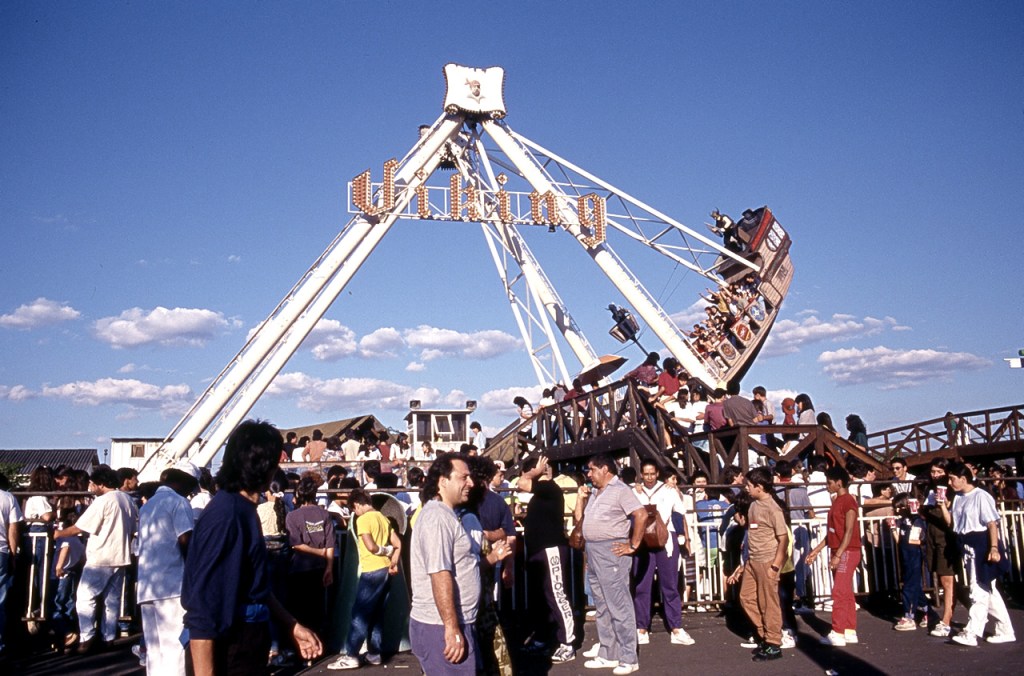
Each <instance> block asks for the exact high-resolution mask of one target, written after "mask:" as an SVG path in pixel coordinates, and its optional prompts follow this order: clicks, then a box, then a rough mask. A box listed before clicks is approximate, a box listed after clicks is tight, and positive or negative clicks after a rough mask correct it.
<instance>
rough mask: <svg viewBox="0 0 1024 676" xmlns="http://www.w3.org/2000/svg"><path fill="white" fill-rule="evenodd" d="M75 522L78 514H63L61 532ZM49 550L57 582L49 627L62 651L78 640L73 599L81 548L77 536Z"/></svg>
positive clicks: (81, 562)
mask: <svg viewBox="0 0 1024 676" xmlns="http://www.w3.org/2000/svg"><path fill="white" fill-rule="evenodd" d="M76 521H78V513H77V512H73V511H67V512H65V513H64V514H63V516H61V519H60V523H61V528H62V529H64V528H68V527H70V526H73V525H74V524H75V522H76ZM53 549H54V551H55V552H56V557H55V558H56V561H55V562H54V564H53V575H54V577H56V578H57V594H56V596H55V597H54V599H53V606H54V607H53V625H54V631H55V632H56V635H57V637H58V638H62V639H63V646H62V647H64V648H67V647H70V646H72V645H74V643H75V641H77V640H78V633H77V632H76V631H75V628H76V627H78V616H77V614H76V613H75V595H76V594H77V593H78V580H79V578H80V577H81V575H82V567H83V566H84V565H85V544H84V543H83V542H82V538H80V537H79V536H78V535H68V536H65V537H59V538H57V541H56V542H55V543H54V545H53ZM59 647H60V646H59Z"/></svg>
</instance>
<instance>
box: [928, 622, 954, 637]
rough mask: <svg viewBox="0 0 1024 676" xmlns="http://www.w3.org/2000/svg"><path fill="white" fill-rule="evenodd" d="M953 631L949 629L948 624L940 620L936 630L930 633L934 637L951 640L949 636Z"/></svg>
mask: <svg viewBox="0 0 1024 676" xmlns="http://www.w3.org/2000/svg"><path fill="white" fill-rule="evenodd" d="M951 631H952V630H951V629H950V628H949V625H948V624H946V623H945V622H943V621H942V620H939V621H938V622H937V623H936V624H935V628H934V629H932V630H931V631H930V632H928V633H929V634H930V635H932V636H938V637H939V638H949V634H950V632H951Z"/></svg>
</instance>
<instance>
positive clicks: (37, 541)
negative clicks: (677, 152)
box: [12, 507, 1024, 631]
mask: <svg viewBox="0 0 1024 676" xmlns="http://www.w3.org/2000/svg"><path fill="white" fill-rule="evenodd" d="M889 518H890V517H887V516H867V517H861V518H860V519H859V528H860V535H861V552H862V556H861V563H860V566H859V568H858V571H857V574H856V575H855V577H854V592H855V593H857V594H860V595H867V594H882V595H885V594H892V595H894V596H895V595H898V593H899V591H900V587H901V581H902V571H901V566H900V560H899V547H898V544H897V542H896V540H895V538H894V537H893V534H892V531H891V528H890V527H889V524H888V523H887V520H888V519H889ZM1000 521H1001V523H1000V533H1001V537H1002V539H1003V542H1004V543H1005V544H1006V548H1007V551H1008V554H1009V557H1010V563H1011V567H1010V574H1009V581H1010V582H1012V583H1021V582H1022V581H1024V509H1021V508H1020V507H1016V508H1013V509H1008V508H1003V509H1001V510H1000ZM690 528H691V529H692V528H694V526H693V524H691V525H690ZM719 528H720V523H719V522H717V521H715V522H701V523H698V524H697V525H696V533H694V532H691V538H692V540H693V542H694V545H695V546H694V548H693V552H692V556H689V557H686V556H681V557H680V570H679V574H680V586H679V588H680V592H681V593H682V594H683V607H684V609H689V610H707V609H708V608H711V607H714V606H717V605H719V604H722V603H724V602H726V601H728V600H729V597H730V589H729V587H728V585H727V584H726V582H725V579H726V577H727V570H728V569H727V565H728V563H729V562H728V561H727V557H726V556H725V552H724V551H723V550H722V546H723V545H724V544H725V542H726V536H725V535H724V534H723V533H721V532H720V531H719ZM792 528H793V532H794V534H795V535H798V534H800V533H801V531H802V532H803V533H806V543H807V546H806V551H809V549H810V548H813V547H814V546H815V545H816V544H817V543H818V542H820V540H821V538H823V537H825V535H826V525H825V521H824V520H823V519H794V520H793V522H792ZM517 535H518V536H520V537H517V541H518V543H520V546H519V547H518V548H517V552H516V557H515V560H514V562H513V563H512V564H511V565H513V567H514V570H515V575H514V578H513V579H514V581H513V584H512V586H511V588H510V589H508V590H507V591H505V592H499V594H498V600H499V602H500V603H501V604H502V605H504V606H509V607H511V609H513V610H518V609H522V608H525V607H527V605H528V604H529V599H530V589H529V583H530V581H529V580H528V579H527V577H526V575H525V569H526V566H525V561H526V558H527V557H528V555H529V552H527V551H525V547H524V546H522V542H523V539H522V537H521V535H522V533H521V532H520V533H518V534H517ZM23 537H24V540H23V541H22V546H23V551H25V552H27V553H28V555H26V556H25V558H24V559H23V560H25V562H26V563H28V566H27V570H24V569H23V570H22V572H21V573H20V575H19V579H20V581H21V582H20V584H21V585H24V586H21V589H22V590H23V591H24V593H23V594H20V595H12V596H13V597H14V598H19V599H23V605H22V609H23V612H22V618H23V620H25V621H29V622H43V621H46V620H48V619H50V617H51V615H52V597H53V590H54V589H55V587H56V580H54V579H53V576H52V571H53V556H54V553H53V539H52V536H51V534H50V533H49V532H28V533H25V534H24V536H23ZM338 537H339V539H340V538H346V537H349V533H348V532H347V531H341V532H339V534H338ZM801 538H802V534H801V535H798V537H797V538H795V540H796V541H797V542H801ZM716 541H717V543H718V545H719V546H718V547H716V546H714V543H715V542H716ZM698 543H699V546H697V545H698ZM709 543H710V546H709ZM339 544H341V543H339ZM805 553H806V552H805V551H804V552H801V551H800V548H799V547H798V548H795V551H794V560H795V562H796V563H797V565H801V558H802V555H805ZM336 562H337V565H338V566H339V567H340V566H341V565H342V563H341V561H340V559H336ZM568 566H569V570H570V579H569V593H570V595H571V598H573V599H574V600H575V602H576V603H577V604H578V607H582V606H583V605H586V604H587V600H586V589H585V588H586V584H585V581H584V578H585V574H584V566H585V557H584V556H583V553H582V552H579V551H576V550H570V561H569V562H568ZM132 568H133V569H132V570H130V571H129V573H128V575H126V577H125V583H124V585H125V587H124V590H123V592H124V593H122V600H121V620H122V622H121V629H122V631H124V630H126V628H127V625H128V624H129V623H133V624H134V625H135V626H138V624H137V623H135V621H136V620H137V619H138V618H137V611H136V608H135V605H134V589H133V587H134V580H135V571H134V566H132ZM339 570H340V568H339ZM806 575H807V580H808V589H807V590H806V596H808V597H814V598H815V599H816V600H817V601H818V602H821V601H824V600H825V599H827V598H828V597H829V595H830V593H831V573H830V571H829V570H828V557H826V556H822V557H818V558H817V559H816V560H815V562H814V563H813V564H812V565H811V566H809V567H808V568H807V569H806ZM929 582H930V581H928V580H927V578H926V588H927V587H928V586H929ZM687 587H689V589H687ZM684 590H685V591H684ZM798 595H800V596H804V595H805V593H804V590H798Z"/></svg>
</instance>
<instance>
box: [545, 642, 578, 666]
mask: <svg viewBox="0 0 1024 676" xmlns="http://www.w3.org/2000/svg"><path fill="white" fill-rule="evenodd" d="M574 659H576V651H575V650H573V648H572V646H571V645H568V644H567V643H563V644H562V645H560V646H558V647H557V648H556V649H555V652H554V653H552V655H551V661H552V662H554V663H557V664H561V663H563V662H571V661H573V660H574Z"/></svg>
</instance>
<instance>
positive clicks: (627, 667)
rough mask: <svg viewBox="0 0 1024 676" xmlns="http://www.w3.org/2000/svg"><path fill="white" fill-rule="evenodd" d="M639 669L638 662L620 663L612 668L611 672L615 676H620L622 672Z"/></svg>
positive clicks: (629, 672)
mask: <svg viewBox="0 0 1024 676" xmlns="http://www.w3.org/2000/svg"><path fill="white" fill-rule="evenodd" d="M638 671H640V665H639V664H620V665H619V666H617V667H615V668H614V669H612V673H613V674H615V676H622V674H633V673H636V672H638Z"/></svg>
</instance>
